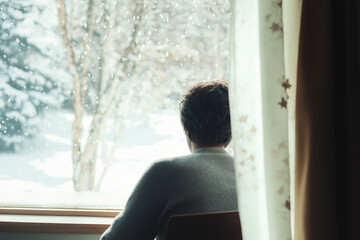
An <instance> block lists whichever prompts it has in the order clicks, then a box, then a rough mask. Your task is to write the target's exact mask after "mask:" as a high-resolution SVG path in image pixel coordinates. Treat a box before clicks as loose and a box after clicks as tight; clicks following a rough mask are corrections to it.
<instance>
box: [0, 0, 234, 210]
mask: <svg viewBox="0 0 360 240" xmlns="http://www.w3.org/2000/svg"><path fill="white" fill-rule="evenodd" d="M229 14H230V4H229V2H228V1H205V0H203V1H201V0H192V1H174V0H162V1H157V0H124V1H110V0H108V1H106V0H73V1H70V0H57V1H56V0H53V1H47V0H36V1H35V0H0V19H1V21H0V190H1V192H2V197H1V199H0V205H2V206H41V207H95V208H98V207H101V208H121V207H122V206H123V205H124V204H125V202H126V200H127V198H128V196H129V194H130V193H131V190H132V189H133V187H134V185H135V184H136V182H137V181H138V180H139V178H140V177H141V175H142V174H143V172H144V171H145V170H146V169H147V167H149V165H150V164H152V163H153V162H154V161H157V160H161V159H165V158H170V157H173V156H178V155H185V154H189V150H188V148H187V144H186V139H185V136H184V134H183V130H182V126H181V123H180V119H179V113H178V105H179V101H180V99H181V94H182V92H184V91H185V90H186V89H187V88H188V87H189V86H190V85H192V84H194V83H196V82H198V81H204V80H212V79H227V76H228V55H229V52H228V45H229V44H228V32H229V17H230V16H229Z"/></svg>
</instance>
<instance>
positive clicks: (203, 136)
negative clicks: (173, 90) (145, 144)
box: [180, 81, 231, 147]
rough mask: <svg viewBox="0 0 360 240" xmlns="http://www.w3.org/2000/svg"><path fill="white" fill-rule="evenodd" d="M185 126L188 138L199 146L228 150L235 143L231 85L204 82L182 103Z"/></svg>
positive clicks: (184, 96)
mask: <svg viewBox="0 0 360 240" xmlns="http://www.w3.org/2000/svg"><path fill="white" fill-rule="evenodd" d="M180 117H181V123H182V125H183V127H184V130H185V132H186V134H187V136H188V139H189V140H190V141H191V142H193V143H195V144H196V145H197V146H199V147H226V146H227V145H228V144H229V142H230V140H231V125H230V109H229V95H228V85H227V83H226V82H224V81H211V82H201V83H198V84H196V85H195V86H193V87H192V88H190V89H189V90H188V91H187V92H186V93H185V94H184V95H183V100H182V101H181V103H180Z"/></svg>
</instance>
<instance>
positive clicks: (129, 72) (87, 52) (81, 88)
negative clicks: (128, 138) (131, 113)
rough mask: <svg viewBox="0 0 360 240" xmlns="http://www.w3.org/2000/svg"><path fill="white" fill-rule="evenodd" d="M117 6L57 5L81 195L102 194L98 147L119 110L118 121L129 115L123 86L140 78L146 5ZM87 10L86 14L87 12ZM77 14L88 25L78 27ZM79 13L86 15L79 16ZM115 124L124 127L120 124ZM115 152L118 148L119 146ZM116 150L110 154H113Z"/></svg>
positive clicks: (136, 1)
mask: <svg viewBox="0 0 360 240" xmlns="http://www.w3.org/2000/svg"><path fill="white" fill-rule="evenodd" d="M118 2H119V1H115V2H114V1H104V0H102V1H96V0H88V1H85V2H83V3H81V6H80V7H79V3H78V2H77V1H74V0H70V1H66V0H57V4H58V17H59V25H60V30H61V35H62V41H63V45H64V48H65V52H66V58H67V62H68V69H69V72H70V74H71V77H72V82H73V108H74V115H75V117H74V122H73V127H72V134H73V135H72V164H73V184H74V189H75V190H76V191H88V190H95V188H96V185H97V189H98V188H99V187H100V184H101V181H102V179H103V176H102V177H100V182H99V183H98V184H96V182H95V173H96V171H95V167H96V162H97V159H98V150H99V146H100V144H99V143H100V142H101V140H102V134H103V132H105V130H104V123H105V120H106V119H107V118H108V116H109V115H110V113H114V111H115V113H116V114H115V115H116V116H118V118H119V117H121V114H119V112H120V111H121V112H122V113H124V111H123V109H124V108H125V109H126V106H122V105H121V104H126V103H128V102H129V101H121V97H124V96H121V95H122V94H121V93H123V92H124V89H123V88H124V86H125V84H124V82H126V81H131V80H132V78H133V75H134V73H135V68H136V58H137V55H138V49H137V37H138V32H139V27H140V24H141V19H142V14H143V10H144V3H143V1H142V0H129V1H128V2H127V3H126V4H124V3H122V4H121V5H122V6H120V4H119V3H118ZM123 7H126V8H127V10H126V11H125V12H126V13H128V15H127V21H123V22H121V20H124V15H126V14H124V11H122V10H121V9H120V8H123ZM82 9H86V11H85V12H82ZM75 14H76V16H77V19H84V22H81V21H80V22H77V21H78V20H75V18H74V15H75ZM79 14H83V15H82V16H80V17H79ZM118 26H122V29H121V30H119V28H118ZM124 26H127V28H125V27H124ZM124 29H125V30H127V32H126V31H124ZM119 31H120V32H122V34H121V33H120V32H119ZM124 34H125V35H124ZM124 36H125V37H124ZM124 45H126V46H124ZM94 75H97V77H96V81H95V89H96V90H95V96H94V99H95V101H94V106H93V109H92V111H91V118H92V120H91V124H90V126H89V128H88V130H87V129H86V128H85V126H84V111H85V110H86V107H87V100H86V96H87V94H86V93H87V91H89V88H90V87H91V83H92V76H94ZM127 85H129V84H127ZM130 86H131V84H130ZM131 91H133V90H130V91H127V92H128V93H130V96H127V97H131ZM127 97H125V99H128V98H127ZM125 112H126V111H125ZM116 121H119V122H120V119H116ZM120 128H121V127H120ZM117 131H120V130H117ZM112 147H113V148H115V147H116V144H113V145H112ZM114 151H115V150H114V149H112V150H110V152H111V154H112V155H113V154H114ZM110 162H111V161H107V162H106V164H105V169H104V172H103V174H102V175H104V174H105V173H106V171H107V168H108V166H109V164H110Z"/></svg>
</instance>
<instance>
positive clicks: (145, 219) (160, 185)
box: [101, 161, 169, 240]
mask: <svg viewBox="0 0 360 240" xmlns="http://www.w3.org/2000/svg"><path fill="white" fill-rule="evenodd" d="M168 170H169V164H168V161H163V162H157V163H155V164H153V165H152V166H151V167H150V168H149V170H148V171H147V172H146V173H145V174H144V176H143V177H142V178H141V180H140V181H139V183H138V184H137V186H136V187H135V189H134V191H133V192H132V194H131V196H130V198H129V200H128V202H127V203H126V206H125V209H124V211H123V213H122V214H121V215H118V216H117V217H116V218H115V220H114V222H113V223H112V225H111V226H110V227H109V228H108V229H107V230H106V231H105V232H104V233H103V235H102V236H101V240H139V239H142V240H147V239H149V240H153V239H154V238H155V237H156V236H157V234H158V232H159V229H160V223H161V219H160V218H161V216H162V213H163V210H164V208H165V205H166V202H167V198H168V189H167V188H168V181H169V180H168V179H167V177H166V176H169V174H168V173H169V171H168Z"/></svg>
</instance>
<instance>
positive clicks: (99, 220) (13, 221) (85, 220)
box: [0, 207, 122, 234]
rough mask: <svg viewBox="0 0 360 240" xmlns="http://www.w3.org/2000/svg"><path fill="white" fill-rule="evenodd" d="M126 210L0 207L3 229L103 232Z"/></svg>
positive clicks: (0, 226) (33, 231)
mask: <svg viewBox="0 0 360 240" xmlns="http://www.w3.org/2000/svg"><path fill="white" fill-rule="evenodd" d="M121 211H122V210H118V209H117V210H115V209H112V210H102V209H70V208H69V209H55V208H13V207H9V208H6V207H1V208H0V232H32V233H35V232H36V233H75V234H78V233H80V234H102V233H103V232H104V231H105V230H106V229H107V228H108V227H109V226H110V224H111V223H112V221H113V219H114V217H115V216H117V215H118V214H119V213H121Z"/></svg>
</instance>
